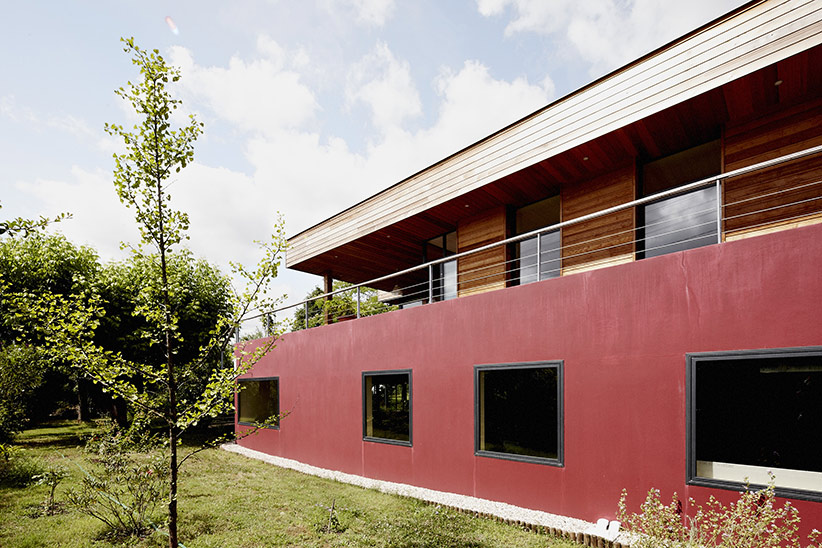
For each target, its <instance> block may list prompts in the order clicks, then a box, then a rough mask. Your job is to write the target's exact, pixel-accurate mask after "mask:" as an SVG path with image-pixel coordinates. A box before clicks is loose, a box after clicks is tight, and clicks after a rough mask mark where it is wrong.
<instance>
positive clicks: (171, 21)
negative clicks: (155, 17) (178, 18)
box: [166, 15, 180, 34]
mask: <svg viewBox="0 0 822 548" xmlns="http://www.w3.org/2000/svg"><path fill="white" fill-rule="evenodd" d="M166 24H167V25H168V28H169V29H171V32H173V33H174V34H180V30H179V29H178V28H177V25H175V24H174V19H172V18H171V16H170V15H166Z"/></svg>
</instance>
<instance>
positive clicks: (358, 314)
mask: <svg viewBox="0 0 822 548" xmlns="http://www.w3.org/2000/svg"><path fill="white" fill-rule="evenodd" d="M357 317H358V318H359V317H360V286H357Z"/></svg>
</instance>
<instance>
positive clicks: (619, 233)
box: [562, 165, 636, 272]
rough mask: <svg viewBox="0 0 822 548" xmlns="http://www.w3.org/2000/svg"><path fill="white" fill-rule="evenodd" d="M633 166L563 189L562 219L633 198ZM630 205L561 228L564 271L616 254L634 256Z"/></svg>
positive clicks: (634, 181)
mask: <svg viewBox="0 0 822 548" xmlns="http://www.w3.org/2000/svg"><path fill="white" fill-rule="evenodd" d="M635 195H636V168H635V166H633V165H631V166H627V167H624V168H622V169H620V170H618V171H614V172H612V173H607V174H605V175H602V176H599V177H597V178H595V179H591V180H590V181H587V182H585V183H583V184H580V185H577V186H574V187H569V188H566V189H564V190H563V192H562V220H563V221H570V220H572V219H576V218H577V217H582V216H583V215H588V214H590V213H595V212H597V211H601V210H603V209H607V208H609V207H613V206H617V205H621V204H624V203H627V202H630V201H632V200H634V199H635ZM635 217H636V215H635V213H634V210H633V209H627V210H623V211H618V212H616V213H612V214H610V215H605V216H604V217H599V218H597V219H592V220H590V221H586V222H584V223H579V224H576V225H572V226H569V227H565V228H564V229H562V257H563V259H562V266H563V272H566V269H570V270H568V272H572V271H573V272H577V271H579V270H580V269H579V268H578V267H579V266H580V265H583V264H586V263H598V262H602V261H607V259H611V258H615V257H624V256H626V255H630V256H633V253H634V223H635Z"/></svg>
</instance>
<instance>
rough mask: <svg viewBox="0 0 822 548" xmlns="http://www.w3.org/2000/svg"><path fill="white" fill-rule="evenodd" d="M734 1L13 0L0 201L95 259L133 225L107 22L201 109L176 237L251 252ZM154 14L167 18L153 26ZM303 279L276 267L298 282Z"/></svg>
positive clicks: (1, 112)
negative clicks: (49, 220) (108, 126)
mask: <svg viewBox="0 0 822 548" xmlns="http://www.w3.org/2000/svg"><path fill="white" fill-rule="evenodd" d="M741 3H742V2H741V1H740V0H689V1H688V2H672V1H670V0H585V1H580V0H405V1H401V0H247V1H244V2H232V1H228V0H219V1H218V0H175V1H165V2H160V1H156V0H139V1H137V0H105V1H103V0H99V1H92V0H85V1H72V0H30V1H25V2H4V8H3V17H2V19H0V68H1V69H2V72H0V74H1V75H2V76H0V203H2V206H3V209H2V211H0V215H2V216H3V218H9V217H17V216H24V217H37V216H40V215H46V216H53V215H56V214H57V213H59V212H63V211H68V212H71V213H72V214H73V219H71V220H69V221H66V222H64V223H61V224H60V225H56V226H55V230H59V231H60V232H62V233H64V234H65V235H66V236H67V237H68V238H69V239H70V240H72V241H73V242H75V243H77V244H85V245H90V246H92V247H94V248H95V249H96V250H97V251H98V253H99V254H100V256H101V258H102V259H103V260H110V259H117V258H121V257H123V252H122V251H120V242H121V241H128V242H135V241H136V240H137V232H136V229H135V228H134V223H133V221H132V217H131V215H130V212H129V210H126V209H125V208H124V207H123V206H122V205H121V204H120V203H119V201H118V200H117V198H116V195H115V194H114V189H113V186H112V183H111V180H112V177H111V173H112V167H113V161H112V159H111V155H112V154H113V153H114V152H116V151H118V150H120V144H119V143H118V142H116V141H115V140H113V139H112V138H110V137H109V136H107V135H106V134H105V132H104V131H103V125H104V123H105V122H110V123H118V124H124V125H131V124H132V123H134V117H133V115H132V114H131V113H130V112H129V111H128V109H127V108H126V105H125V104H124V103H123V102H122V101H121V100H120V99H119V98H118V97H117V96H116V95H115V94H114V93H113V90H114V89H115V88H117V87H119V86H121V85H123V84H124V83H125V82H126V81H127V80H129V79H132V80H133V79H136V78H138V76H137V74H136V72H135V70H134V67H133V66H132V64H131V62H130V60H129V58H128V57H127V56H126V54H125V53H123V51H122V47H121V44H120V42H119V38H120V37H129V36H133V37H134V38H135V40H136V42H137V44H139V45H140V46H141V47H143V48H151V49H153V48H157V49H159V50H160V52H161V54H162V55H163V56H164V57H165V58H166V59H167V61H169V62H171V63H172V64H174V65H177V66H178V67H180V68H181V70H182V75H183V79H182V81H181V83H180V85H179V86H178V88H177V89H176V93H177V94H178V96H179V97H180V98H182V99H183V101H184V108H185V110H186V112H191V113H194V114H196V115H197V117H198V118H199V120H201V121H203V122H204V123H205V133H204V135H203V136H202V137H201V138H200V139H199V141H198V142H197V144H196V152H195V157H196V162H195V163H194V164H193V165H191V166H189V167H188V168H187V169H186V170H184V171H183V172H181V173H180V174H179V176H178V177H177V179H176V180H175V182H174V183H173V185H172V186H171V188H170V190H171V192H172V195H173V198H174V201H175V204H176V206H177V207H178V208H179V209H183V210H185V211H188V212H189V214H190V217H191V221H192V227H191V232H190V234H191V240H190V243H189V246H190V248H191V249H192V251H193V252H194V253H195V254H196V255H198V256H202V257H205V258H207V259H209V260H210V261H212V262H213V263H216V264H218V265H220V266H221V267H222V268H225V269H226V270H227V267H226V265H227V263H228V261H229V260H234V261H240V262H243V263H246V264H253V263H254V262H256V258H257V257H256V253H255V248H254V246H253V244H252V241H253V240H255V239H257V240H258V239H264V238H265V237H266V236H267V234H269V233H270V227H271V224H272V222H273V220H274V218H275V216H276V215H277V212H280V213H282V214H283V215H284V217H285V220H286V226H287V233H288V234H289V235H293V234H296V233H298V232H299V231H301V230H303V229H305V228H308V227H309V226H312V225H314V224H316V223H318V222H320V221H322V220H323V219H326V218H327V217H329V216H331V215H333V214H334V213H336V212H338V211H340V210H342V209H344V208H346V207H348V206H350V205H352V204H354V203H356V202H359V201H360V200H362V199H364V198H366V197H367V196H370V195H372V194H374V193H375V192H378V191H379V190H381V189H383V188H385V187H387V186H390V185H391V184H393V183H395V182H397V181H399V180H401V179H403V178H404V177H406V176H408V175H410V174H412V173H414V172H416V171H418V170H420V169H422V168H424V167H426V166H428V165H430V164H432V163H434V162H436V161H437V160H438V159H440V158H442V157H445V156H447V155H449V154H451V153H453V152H455V151H457V150H459V149H461V148H463V147H465V146H466V145H468V144H471V143H472V142H475V141H476V140H478V139H480V138H482V137H483V136H485V135H487V134H489V133H491V132H493V131H495V130H497V129H500V128H501V127H503V126H506V125H508V124H510V123H511V122H513V121H515V120H517V119H519V118H521V117H522V116H524V115H526V114H529V113H530V112H533V111H534V110H536V109H538V108H540V107H542V106H544V105H545V104H547V103H548V102H550V101H552V100H554V99H557V98H559V97H562V96H563V95H566V94H568V93H570V92H572V91H574V90H575V89H577V88H579V87H581V86H583V85H585V84H586V83H588V82H589V81H591V80H592V79H594V78H597V77H599V76H602V75H604V74H606V73H608V72H610V71H611V70H613V69H615V68H618V67H619V66H621V65H623V64H625V63H627V62H629V61H631V60H633V59H634V58H636V57H638V56H640V55H642V54H644V53H647V52H648V51H651V50H653V49H655V48H656V47H659V46H661V45H663V44H664V43H666V42H668V41H670V40H672V39H674V38H676V37H678V36H680V35H682V34H684V33H686V32H688V31H689V30H691V29H693V28H695V27H697V26H699V25H701V24H703V23H705V22H707V21H710V20H712V19H714V18H716V17H718V16H720V15H722V14H723V13H726V12H727V11H729V10H731V9H733V8H734V7H736V6H737V5H739V4H741ZM167 16H169V17H171V19H172V20H173V22H174V25H175V26H176V30H177V32H173V31H172V27H171V26H170V25H169V24H168V23H167V21H166V17H167ZM318 283H319V279H318V278H316V277H313V276H309V275H304V274H299V273H285V274H283V275H281V277H280V280H279V282H278V288H277V289H278V291H280V292H283V293H287V294H288V295H289V296H290V297H291V300H295V299H298V298H301V297H302V296H304V295H305V293H307V292H308V291H309V290H310V289H311V288H312V287H313V286H315V285H317V284H318Z"/></svg>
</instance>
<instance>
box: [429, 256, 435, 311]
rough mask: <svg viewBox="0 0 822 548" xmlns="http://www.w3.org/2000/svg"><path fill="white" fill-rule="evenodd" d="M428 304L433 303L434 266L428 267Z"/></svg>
mask: <svg viewBox="0 0 822 548" xmlns="http://www.w3.org/2000/svg"><path fill="white" fill-rule="evenodd" d="M428 302H429V303H433V302H434V265H432V264H430V265H428Z"/></svg>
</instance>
